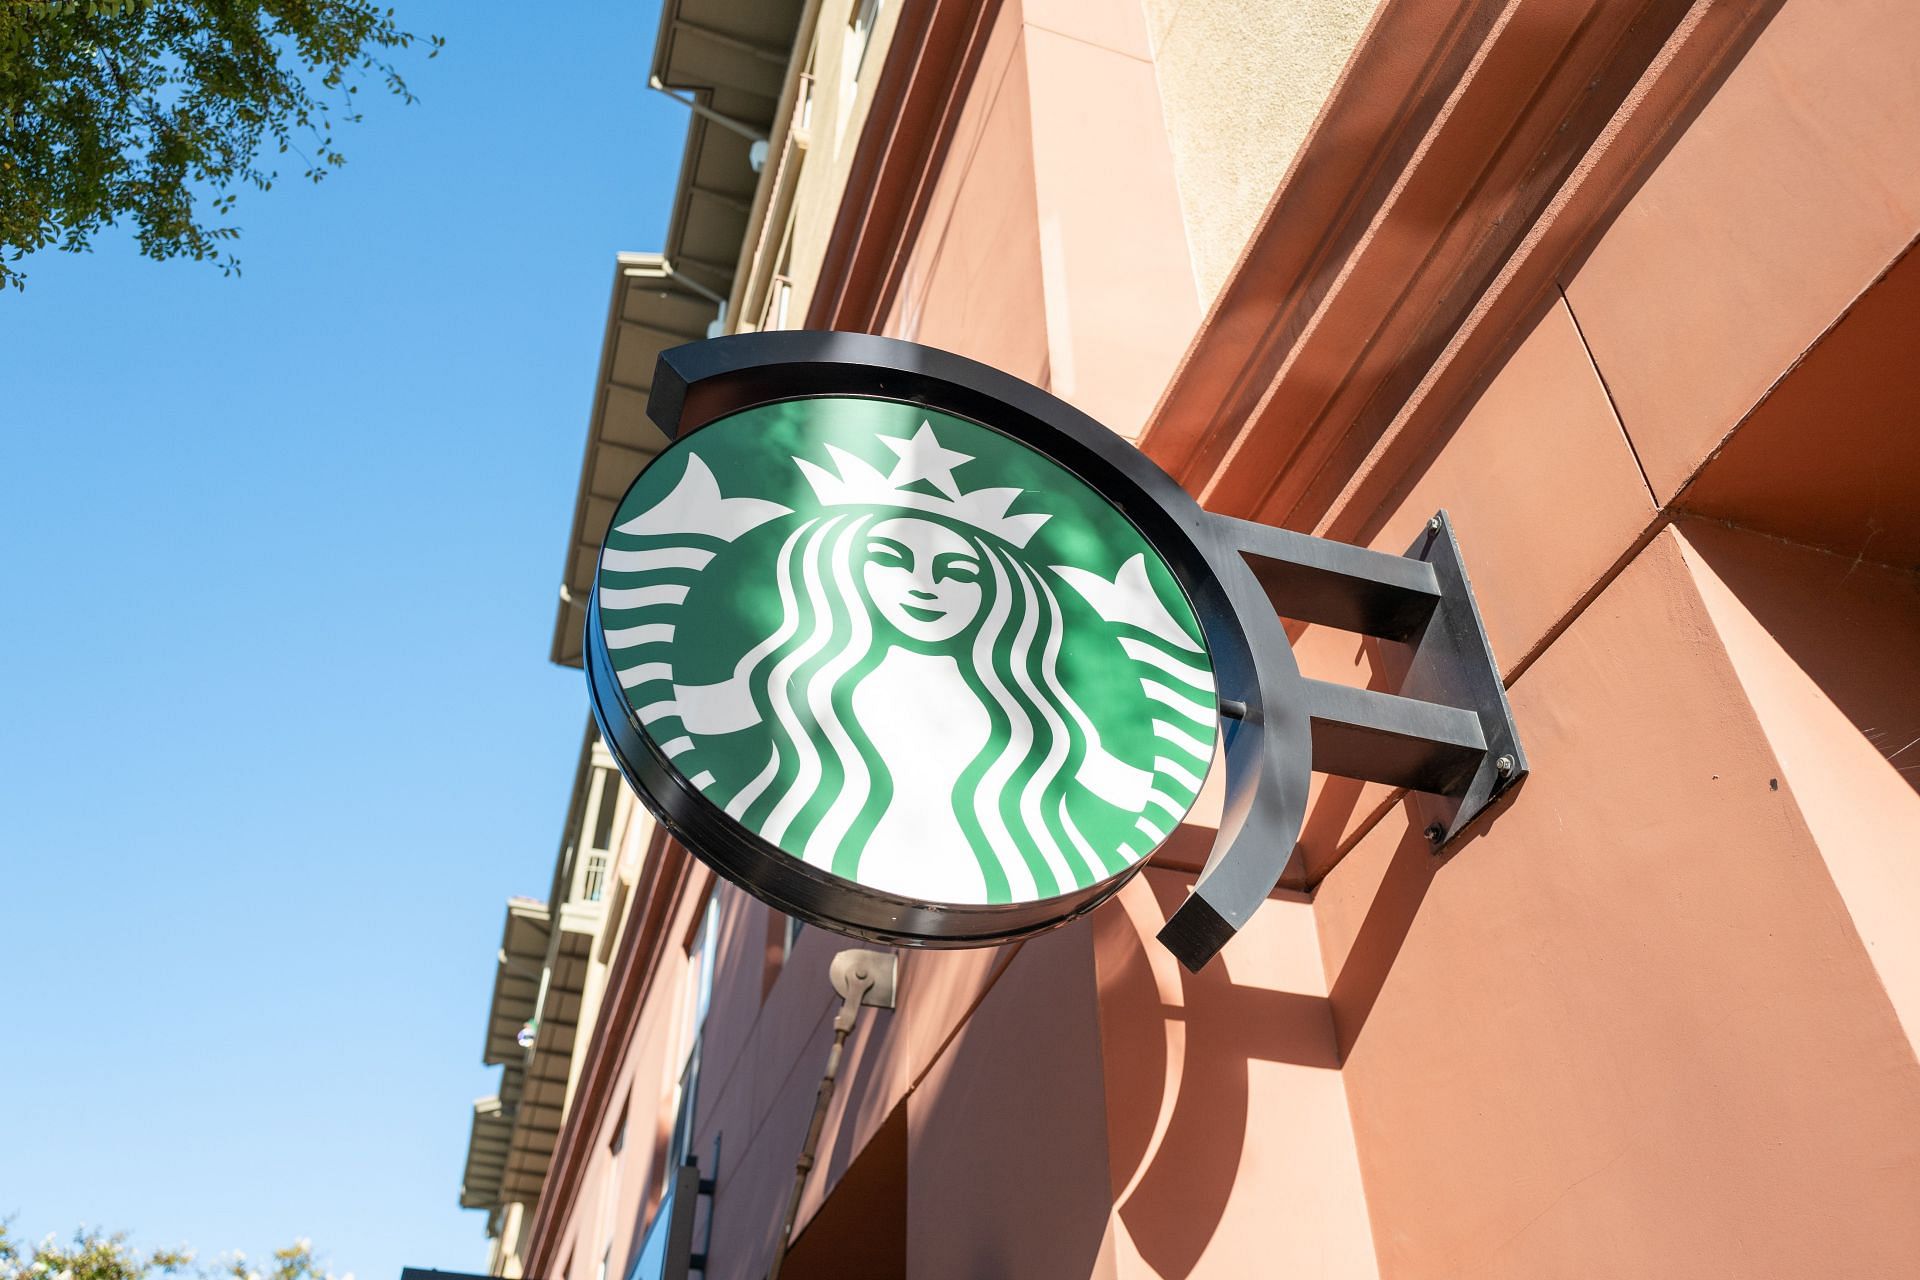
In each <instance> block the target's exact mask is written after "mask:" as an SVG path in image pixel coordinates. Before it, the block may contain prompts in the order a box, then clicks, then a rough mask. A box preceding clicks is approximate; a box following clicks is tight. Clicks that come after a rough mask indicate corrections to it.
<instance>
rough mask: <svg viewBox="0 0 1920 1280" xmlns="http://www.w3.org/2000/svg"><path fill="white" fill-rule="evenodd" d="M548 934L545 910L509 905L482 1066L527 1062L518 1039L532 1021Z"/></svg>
mask: <svg viewBox="0 0 1920 1280" xmlns="http://www.w3.org/2000/svg"><path fill="white" fill-rule="evenodd" d="M549 928H550V924H549V915H548V912H547V908H546V904H544V903H540V902H535V901H534V900H533V899H531V898H511V899H509V900H508V902H507V920H506V924H505V926H504V927H503V929H502V930H501V935H500V951H499V953H498V958H497V961H496V965H495V968H494V973H493V998H492V1000H491V1001H489V1003H488V1005H487V1043H486V1048H485V1050H484V1051H483V1052H482V1053H481V1056H480V1060H481V1061H482V1062H484V1063H487V1064H489V1065H496V1066H497V1065H500V1064H503V1063H517V1062H519V1061H520V1060H521V1059H523V1058H524V1057H526V1050H524V1049H522V1048H521V1047H520V1046H519V1044H518V1043H517V1042H516V1041H515V1037H516V1036H518V1035H519V1034H520V1028H521V1027H524V1026H525V1025H526V1024H527V1020H528V1019H529V1018H531V1017H533V1007H534V1001H535V1000H536V999H537V998H538V997H539V994H540V970H541V967H542V966H543V965H544V964H545V963H546V960H547V940H548V939H547V933H548V929H549Z"/></svg>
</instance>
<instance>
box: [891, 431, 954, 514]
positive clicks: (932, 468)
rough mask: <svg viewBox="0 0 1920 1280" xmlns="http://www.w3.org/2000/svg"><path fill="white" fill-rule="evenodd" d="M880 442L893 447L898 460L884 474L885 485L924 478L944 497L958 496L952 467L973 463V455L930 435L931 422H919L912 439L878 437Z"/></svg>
mask: <svg viewBox="0 0 1920 1280" xmlns="http://www.w3.org/2000/svg"><path fill="white" fill-rule="evenodd" d="M880 443H881V444H884V445H885V446H887V448H889V449H891V450H893V453H894V456H895V457H897V458H899V459H900V461H898V462H896V463H894V464H893V470H892V471H889V472H888V473H887V483H888V484H891V485H893V486H895V487H896V488H899V487H904V486H906V485H909V484H912V483H913V482H914V481H915V480H925V481H926V482H927V483H929V484H931V485H932V486H933V487H934V488H936V489H938V490H939V491H940V492H942V493H944V494H946V495H947V497H949V498H952V499H955V500H958V499H959V497H960V486H959V484H957V483H956V482H955V481H954V478H953V469H954V468H955V467H957V466H959V465H960V464H961V463H963V462H972V461H973V455H972V454H970V453H961V452H960V451H959V450H958V449H949V448H947V447H946V446H945V445H942V444H941V443H940V441H939V438H938V437H936V436H935V435H934V434H933V424H932V423H931V422H922V423H921V424H920V429H919V430H918V431H916V432H914V433H913V438H912V439H911V440H902V439H900V438H899V437H897V436H881V437H880Z"/></svg>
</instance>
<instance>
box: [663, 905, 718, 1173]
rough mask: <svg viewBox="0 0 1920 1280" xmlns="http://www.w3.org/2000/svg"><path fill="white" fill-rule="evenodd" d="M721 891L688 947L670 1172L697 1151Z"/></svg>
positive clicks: (670, 1144) (708, 907)
mask: <svg viewBox="0 0 1920 1280" xmlns="http://www.w3.org/2000/svg"><path fill="white" fill-rule="evenodd" d="M719 926H720V891H719V889H718V888H716V889H714V890H713V891H712V892H710V893H709V894H708V895H707V905H706V909H705V910H704V911H703V912H702V913H701V917H700V925H699V927H698V928H697V929H695V930H694V934H693V939H692V941H691V942H689V943H688V945H687V990H686V1005H685V1011H684V1014H683V1018H682V1025H683V1026H684V1027H685V1028H686V1032H685V1041H684V1042H685V1044H686V1058H685V1060H684V1061H683V1062H682V1064H681V1067H680V1080H679V1083H678V1085H677V1086H676V1087H675V1089H674V1094H675V1097H674V1108H673V1112H674V1114H673V1137H672V1138H671V1140H670V1141H669V1142H668V1144H667V1172H668V1175H669V1176H671V1174H672V1171H673V1170H675V1169H678V1168H679V1167H680V1166H681V1165H683V1164H685V1163H686V1162H687V1158H688V1156H690V1155H691V1154H692V1148H693V1125H694V1108H695V1107H696V1106H697V1105H698V1102H699V1096H700V1041H701V1034H702V1032H703V1031H704V1030H705V1028H706V1024H707V1010H708V1008H709V1007H710V1006H711V1005H712V1004H713V969H714V961H715V959H716V952H717V951H718V946H719V935H720V927H719Z"/></svg>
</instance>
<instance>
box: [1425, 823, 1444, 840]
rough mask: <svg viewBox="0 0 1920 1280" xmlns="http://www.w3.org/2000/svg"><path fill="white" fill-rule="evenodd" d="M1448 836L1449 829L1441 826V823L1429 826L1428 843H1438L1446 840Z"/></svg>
mask: <svg viewBox="0 0 1920 1280" xmlns="http://www.w3.org/2000/svg"><path fill="white" fill-rule="evenodd" d="M1446 838H1447V829H1446V828H1445V827H1443V826H1441V825H1440V824H1439V823H1437V822H1436V823H1434V824H1432V825H1431V826H1429V827H1428V828H1427V843H1428V844H1435V845H1437V844H1439V843H1440V842H1441V841H1442V840H1445V839H1446Z"/></svg>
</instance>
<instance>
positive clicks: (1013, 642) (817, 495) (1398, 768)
mask: <svg viewBox="0 0 1920 1280" xmlns="http://www.w3.org/2000/svg"><path fill="white" fill-rule="evenodd" d="M647 411H648V414H649V416H650V417H652V419H653V420H654V422H655V423H656V424H658V425H659V427H660V428H661V429H662V431H664V432H665V434H666V436H667V438H668V440H669V442H670V443H669V444H668V445H667V447H666V448H665V449H664V450H662V451H661V452H660V453H659V454H658V456H656V457H655V458H654V459H653V460H652V462H650V463H649V464H648V466H647V467H646V469H645V470H643V471H642V472H641V474H640V476H639V478H638V479H637V480H635V481H634V483H633V486H632V488H631V489H629V490H628V492H627V493H626V495H625V497H624V498H623V499H622V501H621V502H620V504H619V506H618V508H617V510H616V511H615V512H614V513H613V515H612V518H611V520H610V521H609V529H608V531H607V534H606V539H605V545H604V548H603V550H602V552H601V556H600V561H599V566H598V575H597V579H596V582H595V587H594V592H593V598H592V600H591V601H590V602H589V605H588V616H587V628H586V631H587V634H586V644H585V651H586V668H587V682H588V688H589V692H590V695H591V699H592V704H593V711H594V716H595V718H596V720H597V721H598V722H599V725H600V729H601V733H602V735H603V736H604V737H605V739H606V741H607V744H608V746H609V747H610V748H611V749H612V751H613V753H614V756H615V758H616V759H617V760H618V761H619V764H620V767H621V770H622V772H623V773H624V774H625V775H626V778H627V780H628V781H629V782H630V783H631V784H632V785H633V787H634V788H635V790H636V791H638V792H639V794H640V796H641V797H642V798H643V799H644V800H645V801H646V802H647V804H648V806H649V807H650V808H651V809H652V810H653V811H654V813H655V814H656V815H657V816H658V817H659V819H660V821H661V823H662V824H663V825H664V826H665V827H666V828H667V830H668V831H669V832H670V833H671V834H672V835H673V836H674V837H675V838H677V839H678V840H679V841H680V842H681V843H682V844H683V845H684V846H685V847H686V848H687V849H688V850H689V851H690V852H692V853H693V854H694V855H695V856H696V857H698V858H700V859H701V860H703V861H705V862H706V863H708V864H709V865H711V866H712V867H714V868H715V869H716V870H717V871H719V872H720V874H722V875H724V876H726V877H727V878H728V879H730V880H732V881H733V882H734V883H736V884H738V885H740V886H742V887H743V888H745V889H746V890H747V891H749V892H751V893H753V894H754V895H756V896H757V897H759V898H761V899H763V900H764V901H766V902H768V903H769V904H771V905H772V906H774V907H776V908H778V909H779V910H781V911H784V912H787V913H789V914H791V915H794V916H797V917H799V918H801V919H804V920H807V921H810V922H812V923H815V924H819V925H822V926H825V927H827V928H830V929H834V930H838V931H840V932H842V933H847V934H851V935H854V936H857V937H862V938H868V939H872V940H875V941H880V942H889V943H903V944H908V945H920V946H978V945H987V944H991V943H997V942H1003V941H1006V940H1009V939H1012V938H1018V937H1024V936H1026V935H1029V934H1032V933H1036V932H1038V931H1040V930H1043V929H1047V928H1051V927H1053V926H1054V925H1058V924H1061V923H1063V922H1065V921H1067V920H1070V919H1072V918H1073V917H1075V916H1076V915H1078V914H1080V913H1082V912H1084V911H1087V910H1090V909H1091V908H1093V907H1094V906H1096V905H1098V904H1099V903H1100V902H1101V901H1102V900H1104V899H1105V898H1106V897H1107V896H1109V895H1110V894H1112V893H1114V892H1115V891H1116V890H1117V889H1118V888H1119V887H1120V886H1121V885H1122V884H1123V883H1124V882H1125V881H1126V879H1127V878H1128V877H1129V876H1130V875H1132V874H1133V873H1135V872H1137V871H1138V870H1139V869H1140V867H1141V865H1142V864H1143V862H1144V861H1145V860H1146V859H1147V857H1148V856H1149V855H1150V854H1152V853H1153V851H1154V850H1155V849H1156V848H1157V847H1158V846H1159V845H1160V844H1161V843H1162V842H1163V841H1165V840H1166V839H1167V837H1168V836H1169V835H1170V834H1171V833H1172V832H1173V830H1174V828H1175V827H1176V826H1178V825H1179V824H1180V823H1181V821H1182V820H1183V819H1184V818H1185V817H1186V816H1187V814H1188V811H1189V809H1191V808H1192V807H1193V804H1194V801H1195V799H1196V798H1197V797H1198V795H1199V793H1200V790H1201V787H1202V784H1203V782H1204V780H1205V779H1206V778H1207V777H1208V775H1209V771H1210V770H1212V769H1213V768H1214V767H1215V763H1216V762H1215V760H1214V756H1215V743H1216V740H1219V741H1221V742H1223V743H1224V749H1225V760H1224V770H1223V772H1224V779H1223V799H1222V802H1221V813H1220V819H1219V828H1218V833H1217V836H1216V837H1215V840H1214V850H1213V853H1212V855H1211V857H1210V858H1209V859H1208V863H1207V867H1206V869H1205V870H1204V871H1203V872H1202V873H1201V875H1200V876H1199V878H1198V879H1197V881H1196V882H1195V884H1194V887H1193V891H1192V893H1191V894H1190V896H1189V897H1188V898H1187V899H1186V900H1185V901H1184V902H1183V903H1182V904H1181V906H1180V907H1179V909H1178V910H1177V911H1176V912H1175V913H1174V914H1173V916H1172V917H1171V918H1170V920H1169V921H1168V923H1167V925H1166V927H1165V929H1163V930H1162V932H1161V939H1162V941H1163V942H1165V943H1166V944H1167V946H1168V947H1169V948H1171V949H1172V950H1173V951H1174V953H1175V954H1176V955H1177V956H1178V957H1179V958H1180V959H1181V961H1182V962H1183V963H1185V964H1187V965H1189V966H1190V967H1195V968H1197V967H1199V966H1200V965H1203V964H1205V963H1206V961H1207V960H1208V958H1210V957H1211V956H1212V955H1213V954H1214V953H1215V952H1217V951H1218V950H1219V948H1220V947H1221V946H1222V945H1224V944H1225V942H1226V940H1227V939H1229V938H1230V937H1231V936H1232V935H1233V933H1234V931H1235V930H1237V929H1239V928H1240V927H1241V926H1242V925H1243V924H1245V922H1246V921H1247V920H1248V919H1249V918H1250V917H1251V915H1252V913H1253V912H1254V911H1255V910H1257V909H1258V907H1259V905H1260V904H1261V903H1262V902H1263V901H1265V900H1266V897H1267V895H1268V894H1269V893H1270V892H1271V891H1272V889H1273V887H1274V885H1275V883H1276V882H1277V881H1278V879H1279V878H1280V876H1281V874H1282V870H1283V868H1284V866H1285V865H1286V864H1287V860H1288V857H1289V855H1290V854H1291V852H1292V850H1293V846H1294V842H1295V840H1296V839H1297V838H1298V835H1299V831H1300V825H1301V819H1302V817H1303V815H1304V812H1305V807H1306V796H1307V784H1308V780H1309V774H1310V772H1311V770H1312V769H1313V768H1315V767H1318V768H1320V769H1322V770H1323V771H1326V772H1333V773H1344V774H1347V775H1348V776H1353V777H1361V778H1368V779H1372V780H1375V781H1381V782H1386V783H1389V784H1391V785H1394V786H1399V787H1406V788H1408V789H1410V790H1413V791H1418V792H1422V793H1426V794H1428V795H1430V796H1431V797H1432V804H1433V807H1432V808H1431V809H1430V810H1429V812H1430V813H1431V821H1430V824H1429V826H1430V831H1431V832H1433V833H1438V834H1437V836H1436V837H1435V843H1436V845H1438V844H1441V843H1444V842H1445V841H1446V840H1447V839H1449V838H1450V837H1451V835H1452V834H1453V833H1455V832H1458V831H1460V830H1461V829H1462V828H1464V827H1465V826H1466V824H1467V823H1468V822H1470V821H1471V820H1472V819H1473V817H1474V816H1475V814H1477V813H1478V812H1480V811H1481V810H1482V809H1483V808H1485V807H1486V805H1487V804H1489V803H1491V802H1492V800H1493V799H1494V798H1495V797H1497V796H1499V795H1501V794H1502V793H1503V792H1505V791H1507V790H1509V789H1510V788H1511V787H1512V785H1513V784H1514V783H1515V782H1516V781H1517V780H1518V779H1520V778H1521V777H1524V776H1525V773H1526V763H1525V756H1524V754H1522V753H1521V752H1520V749H1519V743H1518V738H1517V736H1516V735H1515V733H1514V731H1513V728H1512V721H1511V715H1510V713H1509V711H1508V708H1507V706H1506V700H1505V694H1504V691H1503V690H1502V688H1501V684H1500V677H1499V669H1498V667H1497V665H1496V664H1494V662H1493V661H1492V654H1491V651H1490V649H1489V648H1488V646H1487V644H1486V638H1485V631H1484V628H1483V627H1482V626H1481V624H1480V621H1479V615H1478V611H1477V609H1476V607H1475V606H1474V604H1473V599H1472V592H1471V590H1470V588H1469V587H1468V585H1467V582H1466V577H1465V570H1464V567H1463V566H1462V564H1461V562H1460V559H1459V553H1458V546H1457V544H1456V543H1455V542H1454V540H1453V536H1452V532H1451V525H1450V524H1449V523H1448V521H1447V518H1446V513H1445V512H1441V513H1440V514H1439V515H1437V516H1435V517H1434V519H1433V520H1432V521H1430V522H1429V526H1428V529H1429V531H1428V533H1427V534H1426V535H1423V539H1422V541H1421V542H1420V543H1418V544H1417V545H1416V547H1415V548H1414V549H1413V550H1412V551H1410V552H1409V553H1408V554H1407V555H1406V556H1394V555H1388V554H1383V553H1380V552H1376V551H1370V550H1366V549H1363V548H1357V547H1348V546H1344V545H1342V544H1338V543H1331V542H1326V541H1324V540H1321V539H1316V538H1309V537H1305V536H1303V535H1300V534H1297V533H1293V532H1290V531H1288V530H1285V529H1278V528H1270V527H1267V526H1262V525H1257V524H1252V523H1249V522H1247V521H1243V520H1234V519H1230V518H1227V517H1224V516H1216V515H1212V514H1210V513H1208V512H1205V511H1203V510H1202V509H1201V508H1200V506H1199V505H1198V504H1197V503H1195V502H1194V501H1193V499H1192V498H1191V497H1190V496H1189V495H1187V494H1186V493H1185V492H1183V491H1182V490H1181V489H1180V487H1179V486H1178V485H1176V484H1175V483H1174V482H1173V481H1172V480H1171V479H1169V478H1168V477H1167V475H1166V473H1164V472H1163V471H1161V470H1160V469H1159V468H1158V467H1157V466H1155V465H1154V464H1153V462H1151V461H1150V460H1148V459H1147V458H1146V457H1145V456H1144V455H1142V454H1141V453H1140V452H1139V451H1137V450H1136V449H1134V448H1133V447H1132V446H1131V445H1129V444H1128V443H1127V442H1126V441H1124V440H1123V439H1121V438H1120V437H1119V436H1117V435H1115V434H1114V433H1112V432H1111V431H1108V430H1107V429H1106V428H1104V427H1102V426H1101V425H1100V424H1099V423H1097V422H1094V421H1093V420H1092V419H1090V418H1088V417H1087V416H1086V415H1085V414H1083V413H1081V412H1080V411H1078V410H1077V409H1075V408H1073V407H1072V406H1070V405H1068V404H1065V403H1064V402H1062V401H1060V400H1057V399H1055V398H1054V397H1052V396H1050V395H1048V394H1047V393H1046V392H1044V391H1041V390H1040V389H1038V388H1036V387H1033V386H1030V385H1029V384H1027V383H1024V382H1022V381H1020V380H1019V379H1017V378H1012V377H1009V376H1008V375H1006V374H1004V373H1000V372H998V371H997V370H994V369H989V368H987V367H985V366H983V365H979V364H975V363H973V362H972V361H969V360H964V359H962V358H960V357H958V356H954V355H951V354H948V353H946V352H941V351H935V350H932V349H930V348H926V347H920V346H916V345H914V344H912V343H906V342H898V341H894V340H891V339H886V338H877V337H872V336H869V335H864V334H846V333H804V332H800V333H763V334H743V335H735V336H731V337H724V338H717V339H713V340H710V341H707V342H697V343H691V344H689V345H687V346H684V347H677V348H674V349H672V350H669V351H667V352H664V353H662V355H661V356H660V359H659V363H658V365H657V367H656V369H655V371H654V377H653V383H652V389H651V392H650V394H649V397H648V404H647ZM1281 614H1284V615H1285V616H1287V617H1290V618H1298V619H1300V620H1302V621H1306V622H1314V623H1319V624H1322V625H1329V626H1336V627H1342V628H1345V629H1348V630H1355V631H1359V632H1361V633H1364V634H1367V635H1372V636H1378V637H1381V638H1382V639H1383V640H1386V641H1390V642H1392V643H1394V644H1397V645H1399V646H1400V649H1399V652H1400V653H1402V654H1403V655H1405V658H1406V665H1405V671H1404V675H1403V677H1402V678H1401V680H1400V682H1399V688H1398V689H1397V690H1396V691H1395V692H1394V693H1392V694H1389V693H1386V692H1382V691H1373V690H1358V689H1350V688H1344V687H1340V686H1334V685H1328V684H1322V683H1320V682H1317V681H1312V680H1303V679H1302V678H1301V676H1300V672H1299V669H1298V667H1297V666H1296V665H1295V663H1294V660H1293V654H1292V651H1291V648H1290V647H1289V645H1288V643H1287V637H1286V632H1285V630H1284V628H1283V627H1282V626H1281V623H1280V621H1279V617H1280V615H1281ZM1223 730H1224V732H1223Z"/></svg>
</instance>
